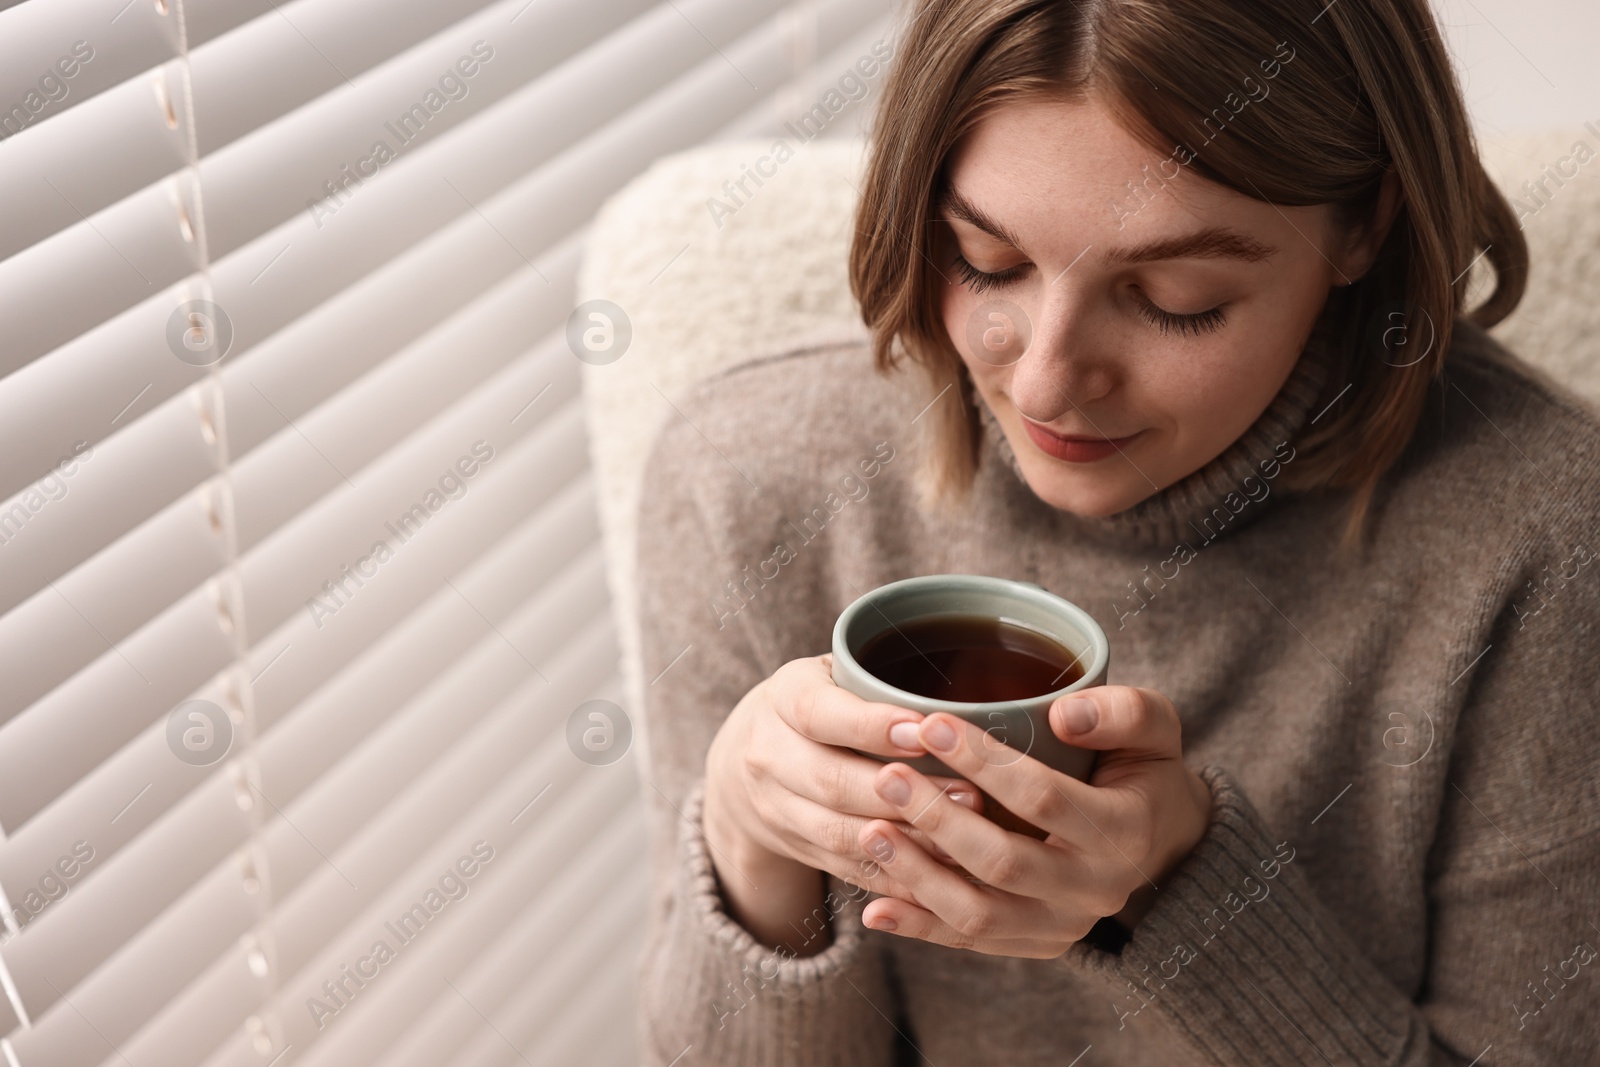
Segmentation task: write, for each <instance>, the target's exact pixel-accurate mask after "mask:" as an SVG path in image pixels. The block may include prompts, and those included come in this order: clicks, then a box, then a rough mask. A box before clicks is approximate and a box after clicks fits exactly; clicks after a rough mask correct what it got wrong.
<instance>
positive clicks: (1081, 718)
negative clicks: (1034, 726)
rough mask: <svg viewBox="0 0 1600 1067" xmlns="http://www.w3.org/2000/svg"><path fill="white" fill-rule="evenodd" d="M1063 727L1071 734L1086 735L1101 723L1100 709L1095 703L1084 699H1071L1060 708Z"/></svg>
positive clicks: (1065, 701) (1064, 701) (1063, 702)
mask: <svg viewBox="0 0 1600 1067" xmlns="http://www.w3.org/2000/svg"><path fill="white" fill-rule="evenodd" d="M1058 712H1059V714H1060V716H1061V725H1062V726H1063V727H1065V728H1066V731H1067V733H1069V734H1086V733H1088V732H1089V731H1090V730H1093V729H1094V728H1095V727H1096V726H1097V725H1099V723H1100V709H1099V708H1097V707H1095V706H1094V701H1092V700H1086V699H1085V698H1083V697H1069V698H1067V699H1066V700H1063V701H1062V702H1061V703H1060V705H1059V706H1058Z"/></svg>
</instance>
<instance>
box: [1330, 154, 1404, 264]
mask: <svg viewBox="0 0 1600 1067" xmlns="http://www.w3.org/2000/svg"><path fill="white" fill-rule="evenodd" d="M1404 199H1405V194H1404V192H1403V191H1402V190H1401V188H1400V176H1399V175H1398V174H1396V173H1395V169H1394V168H1393V167H1389V168H1388V169H1387V170H1385V171H1384V172H1383V178H1382V181H1381V182H1380V184H1379V186H1378V199H1377V202H1376V203H1375V204H1374V205H1373V207H1372V215H1371V217H1370V218H1369V219H1368V220H1367V222H1366V223H1365V224H1364V225H1363V226H1361V227H1360V228H1359V229H1357V230H1356V231H1354V232H1353V233H1351V234H1349V235H1347V237H1346V239H1345V243H1344V244H1343V245H1342V247H1341V249H1340V253H1341V254H1340V255H1339V256H1338V257H1337V258H1338V265H1337V271H1338V273H1339V274H1340V275H1341V276H1342V277H1341V278H1340V279H1339V281H1338V283H1337V284H1339V285H1350V284H1352V283H1354V282H1357V281H1360V280H1361V278H1362V277H1364V276H1365V275H1366V273H1367V271H1369V270H1371V269H1372V264H1373V262H1374V261H1376V260H1377V258H1378V250H1379V249H1380V248H1382V247H1383V242H1384V241H1385V240H1386V239H1387V238H1388V236H1389V230H1390V229H1391V228H1392V227H1393V226H1394V220H1395V216H1396V215H1398V214H1399V213H1400V205H1401V203H1402V202H1403V201H1404Z"/></svg>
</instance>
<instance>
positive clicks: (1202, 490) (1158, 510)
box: [974, 333, 1330, 547]
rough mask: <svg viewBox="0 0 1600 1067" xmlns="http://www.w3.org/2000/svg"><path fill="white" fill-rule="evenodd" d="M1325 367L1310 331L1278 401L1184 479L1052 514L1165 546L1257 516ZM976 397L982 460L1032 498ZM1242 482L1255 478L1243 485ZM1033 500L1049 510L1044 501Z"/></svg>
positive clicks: (1117, 536)
mask: <svg viewBox="0 0 1600 1067" xmlns="http://www.w3.org/2000/svg"><path fill="white" fill-rule="evenodd" d="M1329 363H1330V355H1329V350H1328V346H1327V342H1326V337H1325V335H1323V334H1321V333H1314V334H1313V337H1312V339H1311V340H1310V341H1309V342H1308V343H1307V345H1306V347H1305V349H1304V350H1303V352H1302V353H1301V356H1300V361H1299V362H1298V363H1297V364H1296V365H1295V368H1294V370H1293V371H1291V372H1290V374H1289V378H1288V380H1287V381H1285V382H1284V384H1283V387H1282V388H1281V389H1280V390H1279V391H1278V394H1277V396H1275V397H1274V398H1273V400H1272V402H1271V403H1270V404H1268V405H1267V408H1266V410H1265V411H1263V412H1262V413H1261V415H1260V417H1259V418H1257V419H1256V421H1255V422H1254V423H1253V424H1252V425H1251V426H1250V428H1249V429H1247V430H1246V431H1245V432H1244V433H1243V434H1242V435H1241V436H1240V437H1239V438H1238V440H1236V441H1234V442H1233V444H1231V445H1229V446H1228V447H1227V448H1226V449H1224V450H1223V451H1222V453H1221V454H1220V455H1218V456H1217V457H1216V458H1214V459H1212V460H1211V461H1210V462H1209V463H1207V464H1206V465H1205V466H1203V467H1201V468H1200V469H1199V470H1197V471H1195V472H1194V473H1192V474H1190V475H1189V476H1188V477H1186V478H1183V479H1181V480H1179V481H1178V482H1175V483H1174V484H1172V485H1170V486H1168V487H1166V488H1165V489H1162V490H1160V491H1158V492H1156V493H1155V494H1153V495H1151V496H1149V497H1146V498H1145V499H1144V500H1141V501H1140V502H1139V503H1137V504H1135V505H1133V506H1132V507H1130V508H1127V509H1126V510H1123V511H1119V512H1117V513H1116V514H1114V515H1108V516H1105V517H1103V518H1091V517H1086V516H1082V515H1074V514H1071V513H1069V512H1064V511H1059V510H1056V509H1052V510H1056V514H1057V515H1058V516H1059V517H1060V519H1061V521H1063V522H1064V523H1065V524H1066V525H1068V526H1070V527H1071V528H1073V529H1075V530H1081V531H1082V532H1083V533H1084V534H1085V535H1086V536H1088V537H1092V538H1094V539H1096V540H1103V541H1107V542H1113V543H1125V544H1126V543H1135V544H1140V545H1148V546H1152V547H1163V546H1164V547H1171V546H1174V545H1177V544H1178V543H1179V542H1185V541H1186V542H1188V543H1189V544H1191V545H1199V544H1201V543H1209V542H1210V541H1213V540H1216V539H1217V538H1218V537H1222V536H1225V535H1226V534H1227V533H1230V532H1232V531H1233V530H1235V529H1237V528H1239V527H1240V526H1243V525H1245V524H1246V523H1248V522H1250V521H1253V520H1255V519H1256V518H1259V517H1260V515H1261V514H1262V513H1263V512H1265V511H1266V510H1267V508H1268V507H1270V505H1271V501H1272V500H1274V499H1276V498H1277V497H1278V496H1279V495H1281V494H1280V493H1279V492H1278V491H1276V488H1275V487H1274V491H1272V492H1270V493H1268V494H1266V495H1265V496H1263V495H1262V485H1263V483H1266V484H1269V485H1270V480H1271V478H1272V477H1273V476H1275V475H1276V473H1278V472H1279V471H1281V469H1282V467H1283V465H1284V463H1285V462H1286V457H1287V462H1293V456H1294V452H1293V446H1292V444H1291V442H1292V441H1293V440H1294V438H1295V436H1296V435H1297V434H1299V432H1300V431H1301V429H1303V428H1304V427H1305V425H1306V424H1307V422H1308V421H1309V420H1310V419H1311V418H1313V417H1314V416H1313V415H1312V406H1313V405H1314V404H1315V403H1316V402H1317V399H1318V397H1320V396H1321V395H1322V392H1323V387H1324V386H1325V385H1326V383H1327V380H1328V366H1329ZM974 395H975V396H976V399H977V405H978V413H979V418H980V422H981V423H982V426H983V440H982V456H981V460H980V462H981V463H982V464H984V465H988V464H990V463H996V464H999V465H1000V466H1002V467H1003V468H1004V469H1007V470H1009V471H1010V472H1011V474H1012V475H1014V477H1015V478H1016V480H1017V481H1019V482H1021V483H1022V488H1023V490H1025V491H1026V492H1027V493H1028V495H1029V496H1033V491H1032V489H1030V488H1029V487H1028V485H1027V481H1026V479H1024V478H1023V476H1022V468H1021V466H1020V465H1019V464H1018V462H1017V457H1016V454H1015V453H1014V452H1012V450H1011V443H1010V441H1009V440H1007V438H1006V436H1005V431H1004V430H1002V429H1001V428H1000V423H999V421H998V420H997V419H996V418H995V416H994V412H992V411H991V410H990V409H989V405H988V403H987V402H986V401H985V400H984V399H983V395H982V394H981V393H977V392H976V391H974ZM1247 478H1253V480H1252V481H1249V482H1247V481H1246V479H1247ZM1257 498H1260V499H1257ZM1033 499H1034V500H1038V498H1037V497H1033ZM1039 503H1040V506H1041V507H1048V505H1045V504H1044V503H1043V501H1039Z"/></svg>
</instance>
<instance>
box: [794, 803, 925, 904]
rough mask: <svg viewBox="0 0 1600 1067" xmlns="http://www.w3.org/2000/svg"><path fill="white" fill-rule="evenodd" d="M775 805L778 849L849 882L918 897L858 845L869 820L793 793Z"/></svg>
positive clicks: (871, 888) (913, 897)
mask: <svg viewBox="0 0 1600 1067" xmlns="http://www.w3.org/2000/svg"><path fill="white" fill-rule="evenodd" d="M775 808H776V812H777V816H778V818H777V819H776V820H774V821H775V822H776V823H777V824H778V826H777V827H776V828H775V829H776V835H777V838H778V843H779V844H780V847H781V850H782V851H785V852H787V853H788V854H789V855H790V856H792V857H794V858H795V859H797V860H799V861H800V862H801V863H804V864H806V865H807V866H808V867H815V868H816V869H817V870H819V871H827V872H828V873H829V874H832V875H834V876H835V877H837V878H839V879H840V880H842V881H844V882H848V883H850V884H851V885H858V886H861V887H862V888H864V889H867V890H870V891H871V892H874V893H884V894H893V895H895V896H901V897H906V898H908V899H910V900H913V901H920V899H921V898H920V897H918V896H917V893H916V891H915V890H914V889H913V888H912V887H911V886H909V885H907V884H906V883H905V882H902V881H901V880H900V879H898V878H897V877H895V876H894V875H893V874H891V873H890V872H889V871H887V870H886V869H884V867H883V865H882V864H881V863H880V862H878V860H877V859H875V858H874V857H873V856H871V855H869V854H868V853H867V851H866V850H865V848H863V847H862V841H861V832H862V830H863V829H864V828H865V827H866V825H867V823H868V821H869V820H867V819H862V818H857V817H855V816H851V815H841V814H840V813H838V812H836V811H831V810H829V809H827V808H824V807H822V806H821V805H819V804H814V803H812V802H811V801H809V800H807V799H806V798H804V797H801V796H795V795H793V794H789V795H787V796H784V797H783V798H781V799H780V800H778V801H777V802H776V805H775Z"/></svg>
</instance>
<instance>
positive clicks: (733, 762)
mask: <svg viewBox="0 0 1600 1067" xmlns="http://www.w3.org/2000/svg"><path fill="white" fill-rule="evenodd" d="M831 668H832V661H831V658H830V657H829V656H827V655H823V656H814V657H810V658H807V659H798V660H794V661H792V662H789V663H786V664H784V665H783V666H782V667H780V668H779V669H778V670H777V671H775V672H774V673H773V675H772V676H771V677H770V678H768V679H766V680H765V681H763V682H761V683H760V684H758V685H756V686H755V687H754V688H752V689H751V690H750V692H748V693H746V694H745V696H744V698H743V699H742V700H740V701H739V703H738V704H737V705H736V706H735V707H734V709H733V711H732V712H731V713H730V714H729V716H728V718H727V719H726V720H724V721H723V723H722V726H721V727H720V728H719V729H718V730H717V735H716V737H715V738H713V739H712V742H711V748H710V751H709V752H708V753H707V755H706V793H705V806H704V811H703V814H702V822H703V824H704V828H705V835H706V841H707V843H708V844H710V846H711V854H712V863H713V865H714V866H715V867H716V869H717V877H718V879H719V881H720V882H721V884H722V891H723V896H724V898H725V899H726V901H727V904H728V908H729V911H730V913H731V914H732V915H733V917H734V918H735V919H736V920H737V921H738V922H739V923H740V924H741V925H743V926H744V927H745V929H747V930H749V931H750V933H751V934H752V935H753V936H755V938H756V939H757V940H759V941H761V942H763V943H764V944H768V945H782V946H784V947H786V948H788V949H789V950H790V951H792V952H794V953H795V954H797V955H811V954H813V953H816V952H820V951H821V950H822V949H824V948H826V947H827V946H828V944H829V942H830V940H831V931H830V930H829V927H828V923H827V913H826V912H825V911H820V909H821V905H822V901H823V891H822V886H823V882H822V876H821V875H820V874H819V873H818V872H819V871H827V872H830V873H832V874H834V875H837V876H838V877H840V878H842V879H844V880H845V881H847V882H849V883H851V884H853V885H857V886H861V887H863V888H865V889H870V890H872V891H874V892H879V893H893V894H894V895H896V896H899V897H901V898H903V899H908V900H916V899H917V896H916V893H915V891H914V890H913V889H912V888H911V887H910V886H909V885H906V884H903V883H901V882H899V881H898V880H896V879H895V878H894V877H893V876H885V875H884V874H883V873H882V872H880V870H879V868H878V864H877V863H876V862H875V861H874V860H873V858H872V857H871V856H870V855H868V854H867V853H866V852H864V851H863V850H862V846H861V831H862V829H863V828H864V827H865V826H866V824H867V821H868V820H869V819H877V820H879V821H880V824H881V825H885V826H894V825H895V824H894V823H893V820H895V819H896V818H898V817H899V816H898V814H897V812H896V810H895V807H894V805H892V804H891V803H889V802H888V801H887V800H885V799H884V798H883V797H882V796H880V795H879V793H878V792H877V790H876V789H874V782H875V781H876V778H877V774H878V772H879V771H880V770H881V769H882V768H883V766H884V765H883V764H882V763H880V762H878V761H877V760H872V759H868V758H867V757H865V756H861V755H858V754H857V753H855V752H851V751H849V749H851V748H855V749H860V750H862V751H864V752H875V753H879V754H881V755H884V756H888V757H891V758H901V759H909V758H914V757H917V756H921V755H924V754H925V753H924V749H923V747H922V742H921V741H920V740H919V739H918V734H917V728H918V724H919V723H920V722H921V721H922V716H921V715H920V714H918V713H917V712H914V711H909V710H907V709H906V708H901V707H895V706H894V705H892V704H878V703H873V702H870V701H865V700H862V699H861V698H859V697H857V696H854V695H852V694H851V693H849V692H847V691H845V690H843V689H841V688H839V687H838V686H837V685H835V684H834V681H833V677H832V674H831ZM919 777H920V776H919ZM922 781H923V782H925V783H928V784H929V786H930V788H932V789H935V790H941V791H943V792H944V793H945V796H946V797H947V798H949V800H948V801H947V803H949V804H950V806H951V807H952V808H956V807H959V808H961V810H963V811H965V812H967V813H968V814H970V815H972V816H973V817H974V818H978V817H979V816H978V815H977V814H976V812H977V811H978V809H979V807H980V803H979V799H978V792H977V790H976V789H974V788H973V787H972V786H971V785H970V784H968V783H966V782H963V781H958V780H954V779H949V778H936V779H929V778H923V779H922ZM895 833H896V834H897V840H899V841H901V842H903V843H905V844H906V845H911V844H913V842H916V841H919V840H921V841H922V842H923V843H926V841H925V839H924V838H923V835H922V832H921V831H920V830H918V829H916V828H914V827H911V826H909V825H905V824H901V825H899V826H898V827H895ZM907 851H912V849H910V848H908V849H907ZM915 851H919V852H920V851H921V849H920V848H916V849H915ZM935 853H937V850H935ZM923 855H924V858H927V859H928V862H929V863H930V864H933V865H934V866H940V860H938V859H936V858H934V857H932V856H929V855H928V854H927V853H924V854H923ZM945 859H946V860H947V861H948V857H945ZM819 934H820V936H819Z"/></svg>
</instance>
